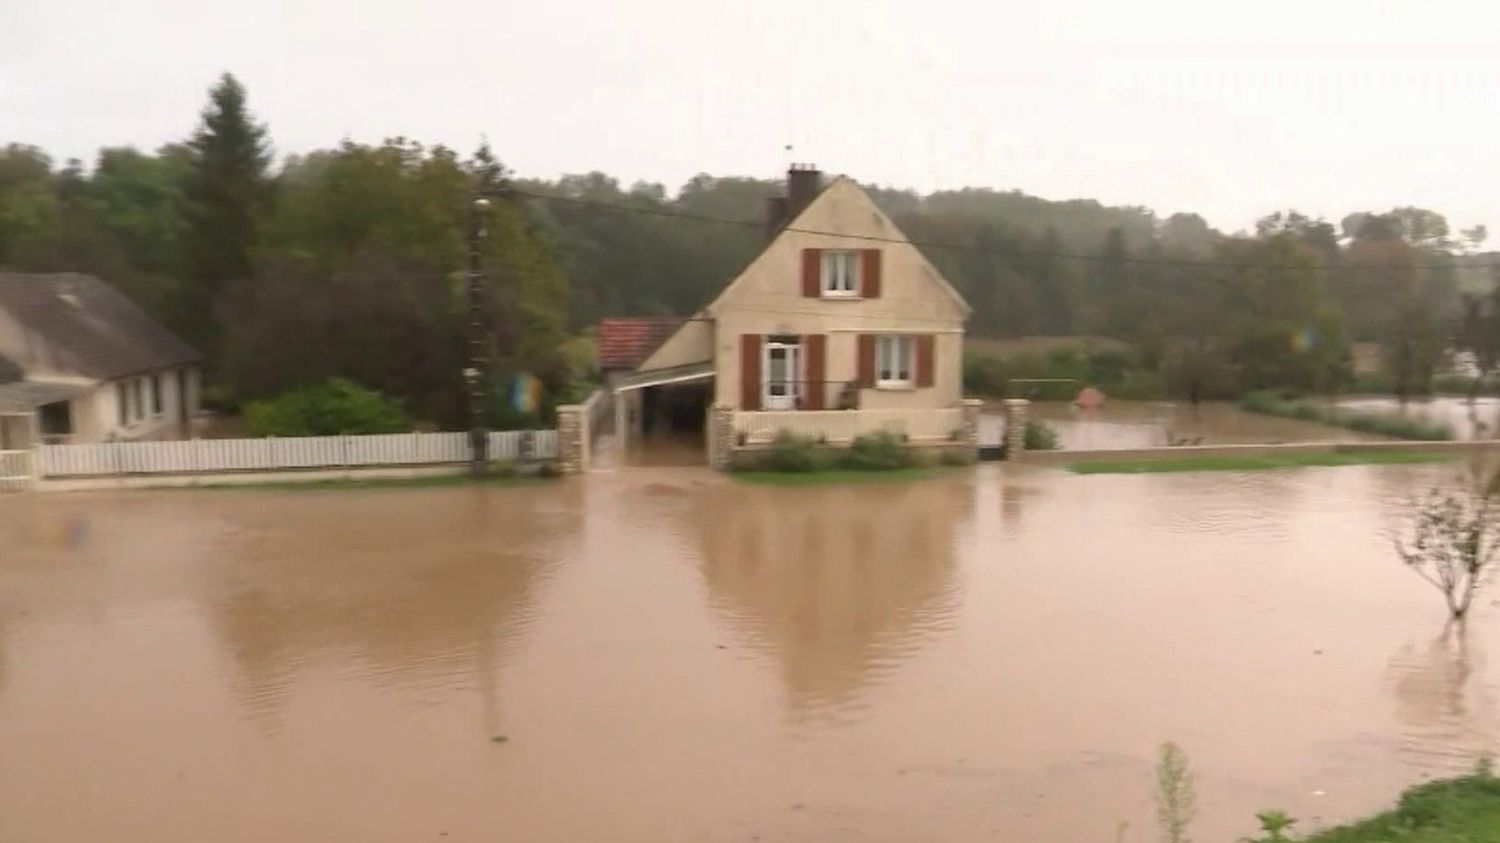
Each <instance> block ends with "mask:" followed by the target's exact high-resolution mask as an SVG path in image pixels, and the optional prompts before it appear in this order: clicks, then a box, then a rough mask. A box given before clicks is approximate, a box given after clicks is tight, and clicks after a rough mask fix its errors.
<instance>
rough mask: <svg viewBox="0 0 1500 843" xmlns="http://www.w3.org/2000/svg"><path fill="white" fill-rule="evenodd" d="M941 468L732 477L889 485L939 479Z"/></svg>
mask: <svg viewBox="0 0 1500 843" xmlns="http://www.w3.org/2000/svg"><path fill="white" fill-rule="evenodd" d="M940 471H942V469H939V468H898V469H893V470H891V471H855V470H850V469H830V470H828V471H799V472H793V471H736V472H734V473H733V474H731V475H730V476H731V477H733V478H734V479H736V480H739V481H741V482H744V483H754V484H756V485H760V486H822V485H826V484H830V483H889V482H895V481H901V480H925V479H927V478H929V477H934V476H936V475H937V474H938V473H939V472H940Z"/></svg>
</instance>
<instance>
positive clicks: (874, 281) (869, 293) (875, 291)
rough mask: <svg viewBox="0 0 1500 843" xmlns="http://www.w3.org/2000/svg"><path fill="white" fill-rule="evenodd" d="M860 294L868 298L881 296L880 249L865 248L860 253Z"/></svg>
mask: <svg viewBox="0 0 1500 843" xmlns="http://www.w3.org/2000/svg"><path fill="white" fill-rule="evenodd" d="M860 255H861V260H860V262H861V264H862V266H860V268H859V275H860V291H859V294H860V295H861V296H864V297H865V298H867V299H878V298H880V250H879V249H865V250H864V251H862V252H861V253H860Z"/></svg>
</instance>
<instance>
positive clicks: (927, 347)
mask: <svg viewBox="0 0 1500 843" xmlns="http://www.w3.org/2000/svg"><path fill="white" fill-rule="evenodd" d="M933 340H934V338H933V336H932V334H921V335H919V336H918V337H917V348H916V352H917V386H932V384H933V381H934V380H935V378H934V373H935V372H936V366H935V365H934V361H933V359H932V352H933V348H934V347H935V346H936V345H937V343H935V342H934V341H933Z"/></svg>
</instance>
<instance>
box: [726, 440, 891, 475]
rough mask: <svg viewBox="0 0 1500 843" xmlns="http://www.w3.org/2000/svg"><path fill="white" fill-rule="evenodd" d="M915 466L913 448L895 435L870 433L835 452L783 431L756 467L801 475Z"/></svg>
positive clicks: (772, 441) (813, 441)
mask: <svg viewBox="0 0 1500 843" xmlns="http://www.w3.org/2000/svg"><path fill="white" fill-rule="evenodd" d="M914 465H916V460H915V458H914V455H913V453H912V451H911V449H910V448H908V447H907V445H906V443H905V442H904V441H902V439H901V438H900V437H899V436H896V435H895V434H892V433H883V432H882V433H868V434H865V435H864V436H860V437H857V438H856V439H855V440H854V441H853V442H851V443H850V444H849V447H848V448H845V449H840V450H831V449H828V448H826V447H824V446H823V445H822V444H821V443H819V442H818V441H817V440H816V439H814V438H812V437H810V436H799V435H797V434H795V433H792V432H791V431H788V430H783V431H780V432H779V433H777V434H776V438H775V439H773V440H771V446H770V447H769V448H768V449H766V451H765V453H764V454H763V455H762V456H761V458H760V459H759V460H758V461H757V463H756V465H755V466H753V467H752V468H753V469H754V470H760V471H779V472H784V473H789V474H800V473H808V472H814V471H828V470H832V469H844V470H848V471H895V470H897V469H902V468H911V467H913V466H914Z"/></svg>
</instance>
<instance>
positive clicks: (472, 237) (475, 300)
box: [464, 193, 490, 477]
mask: <svg viewBox="0 0 1500 843" xmlns="http://www.w3.org/2000/svg"><path fill="white" fill-rule="evenodd" d="M489 209H490V200H489V199H486V198H485V197H484V196H482V195H480V194H478V193H475V194H474V196H473V199H472V201H470V203H469V361H468V365H467V366H466V367H465V368H464V380H465V381H467V382H468V385H469V472H470V473H471V474H473V475H474V476H475V477H478V476H480V475H482V474H484V472H485V469H486V468H487V467H488V466H489V455H488V451H489V438H490V437H489V431H487V430H485V427H484V410H485V407H484V398H485V390H486V388H487V386H488V384H487V383H486V378H487V375H488V373H487V371H486V369H487V367H486V366H485V331H484V325H485V319H484V269H483V267H482V266H481V258H480V246H481V245H482V241H483V240H484V235H485V228H484V226H485V219H484V217H485V215H486V214H487V212H488V211H489Z"/></svg>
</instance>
